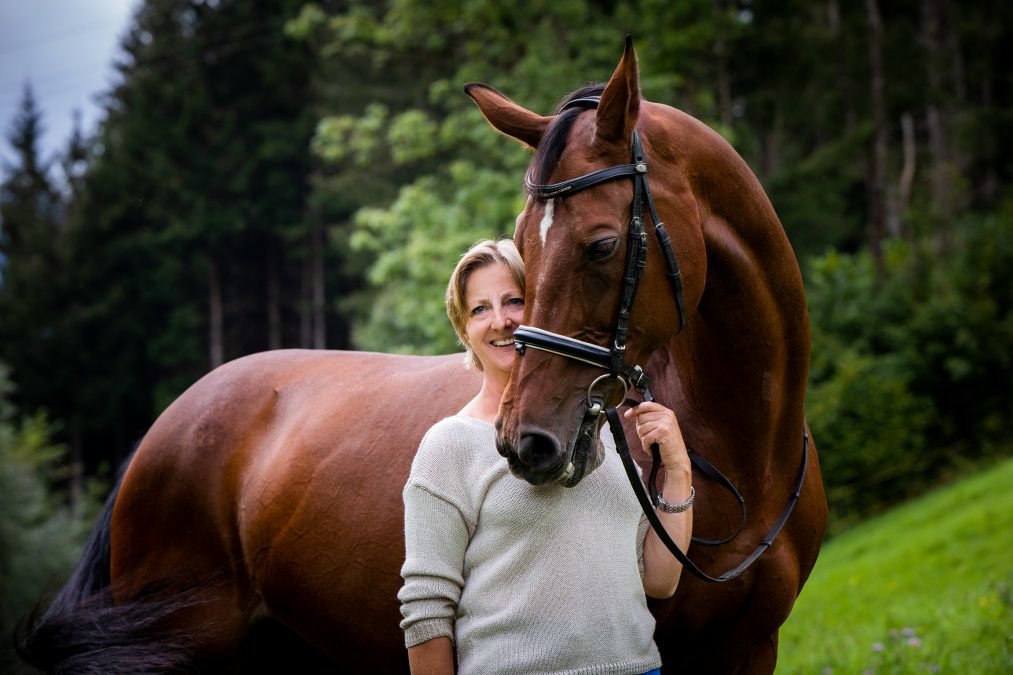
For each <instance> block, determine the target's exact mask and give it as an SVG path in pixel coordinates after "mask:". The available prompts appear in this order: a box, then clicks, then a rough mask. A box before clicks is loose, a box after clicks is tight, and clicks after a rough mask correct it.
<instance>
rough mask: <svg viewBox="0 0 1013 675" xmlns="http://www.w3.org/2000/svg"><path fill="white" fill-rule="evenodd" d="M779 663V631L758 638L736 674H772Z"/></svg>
mask: <svg viewBox="0 0 1013 675" xmlns="http://www.w3.org/2000/svg"><path fill="white" fill-rule="evenodd" d="M775 665H777V632H774V633H771V634H770V635H767V636H766V637H763V638H761V639H759V640H757V641H756V642H755V643H754V644H753V646H752V648H751V649H749V650H748V651H747V652H746V654H745V656H743V658H742V661H740V662H739V665H738V667H737V668H736V669H735V671H734V672H735V673H736V675H770V674H771V673H773V672H774V666H775Z"/></svg>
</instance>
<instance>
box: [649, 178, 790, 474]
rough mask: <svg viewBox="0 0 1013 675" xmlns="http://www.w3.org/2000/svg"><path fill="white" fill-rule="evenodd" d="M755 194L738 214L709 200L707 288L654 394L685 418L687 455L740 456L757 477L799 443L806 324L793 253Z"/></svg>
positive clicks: (731, 203)
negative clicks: (691, 450)
mask: <svg viewBox="0 0 1013 675" xmlns="http://www.w3.org/2000/svg"><path fill="white" fill-rule="evenodd" d="M749 177H752V175H751V174H749ZM753 181H754V182H755V178H753ZM753 187H754V188H755V190H758V191H759V192H758V194H757V193H754V194H753V195H752V196H751V197H750V196H748V195H747V196H746V197H745V198H744V199H741V200H739V201H740V202H741V203H740V204H736V203H735V200H728V199H723V200H715V202H714V203H715V204H720V205H721V211H720V212H718V211H717V210H712V211H710V212H707V211H705V218H704V227H703V234H704V240H705V245H706V250H707V276H706V285H705V288H704V291H703V294H702V296H701V298H700V302H699V304H698V306H697V308H696V311H695V312H694V314H693V316H692V318H691V320H690V322H689V324H688V325H687V326H686V329H685V330H684V331H683V334H681V335H678V336H676V337H674V338H673V339H672V340H671V341H670V343H669V345H668V348H667V349H666V350H664V353H663V354H661V355H660V356H659V357H658V361H659V365H660V366H661V367H662V368H664V369H665V370H666V371H667V372H666V374H665V375H664V376H661V373H660V372H658V374H656V375H654V377H655V379H656V380H658V379H663V380H664V381H663V382H659V386H658V387H656V389H657V391H658V392H659V394H662V396H671V397H672V400H675V401H676V402H677V404H678V405H681V406H685V407H687V408H689V410H690V412H689V415H688V417H689V418H690V419H691V422H690V424H689V427H690V428H689V430H688V433H687V441H688V442H689V443H690V445H691V447H693V446H696V447H708V448H709V450H710V451H711V454H712V456H714V455H715V454H732V455H736V456H735V464H736V465H737V466H740V467H743V468H744V469H745V470H746V471H747V472H752V473H754V474H756V475H760V476H763V475H769V474H770V473H771V469H772V463H779V461H778V460H779V458H780V457H787V456H790V457H795V456H796V454H797V449H796V446H797V444H798V443H800V442H801V434H802V425H803V415H804V411H803V407H804V399H805V387H806V380H807V376H808V368H809V320H808V313H807V310H806V304H805V296H804V292H803V288H802V279H801V274H800V272H799V269H798V264H797V263H796V261H795V256H794V253H793V251H792V249H791V246H790V244H789V243H788V240H787V238H786V237H785V235H784V231H783V229H782V228H781V225H780V222H779V221H778V219H777V216H776V214H775V213H774V210H773V208H772V207H771V206H770V203H769V201H768V200H767V198H766V196H765V195H764V194H763V192H762V190H761V189H760V188H759V185H758V183H757V184H755V186H753ZM648 372H657V371H651V370H649V371H648ZM659 376H660V377H659ZM662 396H659V399H661V400H662V401H664V400H665V399H664V398H662ZM742 453H746V454H747V455H748V456H747V457H742V456H740V455H741V454H742Z"/></svg>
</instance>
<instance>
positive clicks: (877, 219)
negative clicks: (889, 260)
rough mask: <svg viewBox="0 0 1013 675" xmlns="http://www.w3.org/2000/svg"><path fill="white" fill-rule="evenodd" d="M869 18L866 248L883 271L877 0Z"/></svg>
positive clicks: (883, 142)
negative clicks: (869, 150)
mask: <svg viewBox="0 0 1013 675" xmlns="http://www.w3.org/2000/svg"><path fill="white" fill-rule="evenodd" d="M865 9H866V14H867V16H868V20H869V63H870V66H871V76H872V81H871V86H872V124H873V150H872V159H871V161H870V162H869V177H868V190H869V225H868V238H869V250H870V251H871V252H872V257H873V260H875V262H876V268H877V269H878V270H879V271H880V272H882V271H883V232H884V224H885V222H886V211H887V208H886V201H887V197H886V190H885V183H886V181H885V176H886V155H887V137H886V133H887V130H886V103H885V102H884V96H883V88H884V83H883V80H884V78H883V23H882V21H881V19H880V14H879V4H878V2H877V0H866V1H865Z"/></svg>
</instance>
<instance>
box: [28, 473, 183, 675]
mask: <svg viewBox="0 0 1013 675" xmlns="http://www.w3.org/2000/svg"><path fill="white" fill-rule="evenodd" d="M127 461H128V462H129V459H128V460H127ZM125 466H126V463H125V464H124V468H125ZM123 473H124V471H122V470H121V471H120V476H119V479H118V480H117V482H116V485H115V487H114V488H113V491H112V493H111V494H110V495H109V497H108V498H107V499H106V502H105V505H104V506H103V508H102V512H101V514H100V515H99V518H98V522H97V524H96V525H95V528H94V529H93V530H92V532H91V535H90V536H89V538H88V541H87V543H86V544H85V547H84V551H83V553H82V554H81V559H80V560H79V561H78V563H77V567H76V568H75V569H74V572H73V574H72V575H71V577H70V579H69V580H68V581H67V583H66V584H65V585H64V586H63V588H62V589H60V591H59V593H57V595H56V597H55V598H54V599H53V601H52V602H51V603H50V604H49V606H48V607H46V606H45V604H44V602H40V603H39V604H38V605H37V606H36V607H35V609H34V610H33V611H32V612H31V613H30V614H29V615H28V616H27V617H26V618H25V619H23V620H22V622H21V625H19V627H18V629H17V631H16V632H15V636H14V643H15V648H16V650H17V653H18V655H19V656H20V657H21V659H22V660H24V661H25V662H27V663H29V664H31V665H33V666H35V667H36V668H39V669H41V670H42V671H44V672H46V673H75V674H76V673H80V674H82V675H85V674H92V673H94V674H98V673H107V674H110V675H119V674H121V673H122V674H123V675H126V674H127V673H163V672H171V671H176V670H180V669H182V668H184V667H185V666H186V665H187V664H188V663H190V661H191V660H192V654H193V640H192V639H191V638H189V637H188V636H187V635H186V634H184V633H183V632H181V631H178V630H173V629H171V628H170V627H169V622H168V621H167V619H169V618H170V617H171V616H172V615H173V614H175V613H177V612H179V611H181V610H184V609H187V608H190V607H193V606H194V605H195V604H197V602H198V600H197V599H196V594H195V593H193V592H187V593H170V592H169V589H168V588H164V589H158V588H153V587H147V588H145V589H143V590H142V591H140V592H137V593H133V594H131V598H130V599H129V600H122V599H120V600H119V601H118V602H117V603H115V604H114V602H113V585H112V584H111V582H110V565H109V562H110V537H109V535H110V525H111V521H112V513H113V506H114V505H115V503H116V497H117V495H118V494H119V490H120V484H121V482H122V480H123Z"/></svg>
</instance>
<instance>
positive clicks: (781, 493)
mask: <svg viewBox="0 0 1013 675" xmlns="http://www.w3.org/2000/svg"><path fill="white" fill-rule="evenodd" d="M466 92H467V93H468V94H469V95H470V96H471V97H472V99H473V100H474V101H475V103H476V104H477V105H478V107H479V109H480V111H481V112H482V113H483V115H484V116H485V118H486V119H487V120H488V121H489V122H490V123H491V125H492V126H493V127H494V128H496V129H497V130H499V131H500V132H502V133H505V134H507V135H508V136H511V137H513V138H515V139H517V140H519V141H521V142H522V143H524V144H526V145H527V146H530V147H531V148H535V149H536V154H535V156H534V158H533V161H532V166H531V168H530V169H529V179H533V180H534V181H536V182H538V181H540V182H541V183H549V182H550V181H565V180H569V179H571V178H573V177H574V176H582V175H585V174H587V173H589V172H594V171H596V170H599V169H601V168H602V167H611V166H615V165H620V164H624V163H626V162H628V161H629V159H630V157H629V155H630V139H631V135H632V134H633V131H634V130H636V131H637V132H638V134H639V137H640V138H642V141H643V149H644V151H645V153H646V158H647V160H648V162H649V163H650V166H651V173H650V185H651V189H652V190H653V192H654V197H655V201H656V204H657V213H658V214H659V216H660V217H661V219H662V220H663V221H666V222H667V223H668V227H669V228H670V231H671V233H672V244H671V246H672V249H673V251H675V253H676V254H677V256H678V261H679V265H680V268H681V277H682V284H683V287H684V296H685V297H684V307H683V308H680V306H679V304H678V303H677V302H676V300H675V298H674V297H673V294H672V293H671V291H670V290H669V285H668V284H669V282H668V280H667V279H666V273H665V269H664V265H663V264H662V263H661V261H662V260H663V259H664V252H663V251H662V250H661V247H660V246H659V245H658V244H657V243H656V242H654V241H653V239H652V240H651V243H649V244H648V247H647V249H646V254H647V264H646V267H645V268H644V274H643V278H642V280H641V283H640V289H639V293H638V295H637V298H636V302H635V304H634V305H633V306H632V312H631V318H630V323H629V341H628V345H626V346H627V349H626V351H625V354H626V358H627V360H629V361H630V362H634V363H636V362H639V363H643V364H644V371H645V372H646V373H649V374H650V376H651V378H652V385H651V386H652V389H653V391H654V395H655V397H656V399H657V400H659V401H661V402H663V403H665V404H667V405H669V406H670V407H672V408H673V409H675V410H676V411H677V413H678V415H679V418H680V421H681V425H682V428H683V433H684V435H685V437H686V439H687V442H688V444H689V445H690V446H691V447H692V448H693V449H694V450H695V451H696V452H697V453H699V454H700V455H702V456H705V457H707V458H708V459H709V460H710V461H711V462H712V463H713V464H715V465H717V466H718V467H720V468H721V470H722V471H724V472H725V473H726V474H727V475H728V477H729V479H730V480H731V481H732V482H733V483H734V484H735V485H736V486H737V487H738V489H739V491H740V492H741V495H742V497H743V499H744V500H745V502H746V504H747V505H748V512H747V516H746V517H745V518H744V522H743V524H742V527H741V531H739V533H738V535H737V536H735V537H734V538H733V539H732V540H731V541H729V542H728V543H725V544H723V545H720V546H709V547H703V546H701V547H699V549H698V548H697V547H696V546H693V547H691V549H690V553H691V555H692V557H693V558H694V560H695V561H696V562H697V563H698V564H699V565H700V566H701V567H702V568H704V569H705V570H708V571H719V570H721V569H724V568H726V567H729V566H731V565H734V564H737V563H738V562H739V561H740V560H741V559H742V558H744V557H745V556H746V555H748V554H749V551H750V550H752V549H753V548H754V547H755V546H756V545H757V543H758V542H759V541H760V540H761V539H762V538H763V537H764V535H765V533H766V532H768V530H769V529H770V527H771V525H772V524H773V523H774V521H775V520H777V519H778V515H779V514H781V513H782V509H783V507H784V504H785V503H786V501H787V500H788V499H789V496H790V494H789V493H791V491H792V484H793V483H794V481H795V478H796V473H797V466H798V464H797V461H798V458H799V456H800V454H801V453H802V452H803V449H802V445H801V444H802V443H803V440H802V429H803V428H804V424H805V422H804V414H803V400H804V395H805V387H806V377H807V371H808V359H809V324H808V317H807V311H806V305H805V299H804V295H803V288H802V281H801V275H800V273H799V268H798V265H797V263H796V261H795V258H794V254H793V252H792V250H791V247H790V245H789V244H788V241H787V239H786V237H785V235H784V231H783V229H782V227H781V225H780V222H779V220H778V218H777V216H776V214H775V212H774V209H773V208H772V206H771V204H770V202H769V200H768V199H767V197H766V195H765V194H764V192H763V190H762V188H761V187H760V185H759V182H758V181H757V180H756V178H755V176H754V175H753V174H752V172H751V171H750V170H749V168H748V167H747V165H746V164H745V162H744V161H743V160H742V159H741V158H740V157H739V156H738V155H737V154H736V153H735V151H734V150H733V149H732V148H731V146H729V145H728V143H727V142H725V141H724V140H723V139H722V138H721V137H720V136H719V135H718V134H716V133H715V132H713V131H712V130H710V129H709V128H708V127H706V126H705V125H704V124H702V123H700V122H698V121H697V120H695V119H693V118H691V117H690V116H688V115H686V114H684V113H682V112H680V111H678V110H675V109H673V108H670V107H668V106H665V105H660V104H656V103H650V102H648V101H646V100H643V99H641V97H640V85H639V73H638V66H637V60H636V54H635V52H634V50H633V48H632V43H631V42H630V41H629V40H628V41H627V46H626V50H625V53H624V55H623V57H622V59H621V60H620V63H619V65H618V67H617V69H616V70H615V73H614V74H613V75H612V77H611V79H610V80H609V82H608V83H607V85H606V86H605V87H604V88H603V89H602V88H600V87H599V88H598V89H597V90H595V91H593V92H592V93H593V94H594V96H595V97H597V98H596V101H595V102H596V107H595V108H594V109H585V108H581V107H576V108H571V109H569V110H567V111H565V112H562V113H560V114H556V115H549V116H540V115H537V114H535V113H533V112H530V111H528V110H525V109H524V108H522V107H520V106H519V105H517V104H515V103H513V102H512V101H510V100H509V99H507V98H506V97H505V96H503V95H502V94H500V93H499V92H497V91H495V90H494V89H492V88H490V87H487V86H485V85H477V84H473V85H468V86H467V87H466ZM585 94H586V92H581V93H578V94H576V95H574V96H571V97H570V98H571V99H574V98H575V97H576V98H583V97H585ZM599 98H600V100H598V99H599ZM630 214H631V191H630V189H629V188H628V187H627V182H626V181H624V180H617V181H609V182H606V183H602V184H601V185H596V186H595V187H593V188H591V189H587V190H584V191H581V192H580V193H579V194H574V195H573V196H571V197H560V198H558V199H557V198H543V197H541V196H538V195H537V194H536V196H532V197H531V198H529V199H528V202H527V205H526V206H525V208H524V210H523V212H522V213H521V214H520V215H519V216H518V219H517V228H516V233H515V241H516V243H517V245H518V248H519V249H520V251H521V252H522V254H523V257H524V260H525V264H526V267H527V280H528V285H527V289H526V296H525V303H526V308H525V314H524V323H525V324H526V325H528V326H535V327H538V328H540V329H544V330H546V331H551V332H553V333H554V334H556V335H560V336H568V337H570V338H578V339H580V340H583V341H586V342H587V343H589V344H599V345H600V344H605V343H606V341H607V340H609V339H611V338H612V335H611V333H610V330H611V326H612V323H613V321H614V317H615V315H616V311H617V308H618V307H619V306H620V304H621V299H620V297H619V295H620V290H619V289H620V283H619V277H620V276H621V275H622V273H623V270H622V266H623V263H622V260H621V259H622V256H621V255H619V253H618V252H619V251H620V250H621V249H623V248H624V247H623V245H622V242H623V240H624V237H625V235H626V233H627V231H628V225H627V223H628V222H629V220H630ZM656 226H657V223H654V224H652V225H651V227H656ZM683 320H685V328H684V329H683V330H681V331H680V330H679V328H680V325H681V323H682V322H683ZM462 363H463V362H462V359H461V357H460V355H448V356H441V357H412V356H397V355H386V354H372V353H355V352H328V351H305V350H282V351H274V352H267V353H262V354H257V355H252V356H248V357H244V358H241V359H238V360H236V361H233V362H231V363H228V364H226V365H224V366H222V367H220V368H218V369H216V370H214V371H212V372H211V373H209V374H208V375H206V376H205V377H204V378H202V379H201V380H199V381H198V382H197V383H195V384H194V385H193V386H192V387H191V388H190V389H188V390H187V391H186V392H184V393H183V394H182V395H181V396H180V397H179V398H178V399H177V400H176V401H175V402H173V403H172V405H170V406H169V408H167V409H166V411H165V412H164V413H163V414H162V415H161V416H160V417H159V418H158V419H157V420H156V422H155V423H154V425H153V426H152V427H151V429H150V430H149V431H148V433H147V434H146V435H145V436H144V438H143V440H142V442H141V443H140V445H139V446H138V447H137V449H136V451H135V452H134V454H133V455H132V457H131V459H130V460H129V463H128V465H127V466H126V467H125V470H124V472H123V474H122V476H121V478H120V480H119V482H118V485H117V487H116V489H115V490H114V492H113V494H112V495H110V497H109V499H108V500H107V502H106V506H105V509H104V511H103V513H102V515H101V517H100V519H99V523H98V525H97V526H96V528H95V530H94V531H93V533H92V536H91V539H90V540H89V542H88V544H87V545H86V547H85V552H84V554H83V555H82V558H81V561H80V562H79V564H78V567H77V569H76V570H75V572H74V574H73V576H72V577H71V579H70V580H69V581H68V582H67V584H66V585H65V586H64V587H63V589H62V590H61V591H60V592H59V594H58V595H57V596H56V598H55V600H53V602H52V603H51V604H50V605H49V606H48V608H46V609H43V610H41V611H40V612H39V613H37V614H36V615H35V616H34V617H33V618H32V619H31V620H30V621H29V622H28V624H27V626H26V627H25V629H24V631H23V632H22V633H21V635H20V636H19V651H20V652H21V653H22V656H23V657H24V658H26V659H27V660H29V661H31V662H33V663H35V664H37V665H39V666H40V667H42V668H43V669H45V670H47V671H48V672H81V673H86V672H95V673H100V672H101V673H140V672H177V671H184V670H185V671H188V672H193V671H194V670H203V671H207V672H220V671H223V670H235V669H237V667H238V668H239V669H240V670H243V671H244V672H245V671H255V670H257V668H256V666H257V665H258V664H257V663H256V660H255V659H254V662H253V663H251V660H250V659H248V658H247V659H245V660H243V658H242V656H237V654H240V655H241V654H243V653H247V654H248V653H249V652H248V651H245V650H248V649H249V648H250V647H249V643H250V635H251V628H250V627H251V625H253V626H257V625H261V624H260V623H259V622H258V619H261V618H263V619H268V620H269V621H270V622H271V623H273V624H275V625H278V626H283V627H285V628H284V630H286V631H289V632H290V633H291V634H292V635H294V636H297V637H296V638H295V639H289V640H288V641H287V642H285V645H286V647H292V649H293V650H296V647H298V648H299V649H300V650H301V649H302V647H303V646H306V647H307V648H308V649H309V650H310V651H312V652H314V653H319V654H321V655H323V656H324V657H326V659H328V660H329V661H328V663H326V664H322V665H320V666H319V668H320V670H325V669H326V668H330V669H332V670H333V669H335V668H338V669H340V670H342V671H345V670H347V671H350V672H359V671H362V672H392V673H394V672H406V671H407V657H406V652H405V650H404V647H403V637H402V634H401V631H400V629H399V627H398V622H399V619H400V614H399V611H398V601H397V597H396V595H397V590H398V588H399V587H400V585H401V579H400V576H399V571H400V566H401V563H402V561H403V556H404V544H403V507H402V503H401V496H400V493H401V490H402V487H403V485H404V483H405V481H406V478H407V475H408V470H409V468H410V465H411V461H412V457H413V454H414V451H415V449H416V448H417V447H418V444H419V441H420V439H421V437H422V435H423V434H424V432H425V431H426V430H427V429H428V427H429V426H430V425H432V424H433V423H434V422H436V421H437V420H439V419H441V418H442V417H445V416H447V415H449V414H452V413H454V412H456V411H457V410H459V409H460V408H461V407H462V406H463V405H464V403H465V402H466V401H467V400H469V399H470V398H471V397H472V396H473V395H474V394H475V393H476V392H477V390H478V386H479V382H480V379H479V376H478V374H477V373H475V372H473V371H469V370H466V369H465V368H464V367H463V365H462ZM599 376H600V371H598V370H596V369H595V368H594V367H593V366H590V365H588V364H585V363H580V362H577V361H574V360H572V359H565V358H560V357H558V356H556V355H555V354H552V353H549V352H545V351H541V350H527V351H526V352H525V353H524V355H523V356H521V357H519V358H517V359H516V361H515V365H514V370H513V373H512V376H511V383H510V385H509V387H508V390H507V393H506V395H505V397H504V400H503V403H502V407H501V410H500V416H499V419H498V422H497V428H498V441H497V442H498V445H499V447H500V450H501V452H503V453H504V454H506V455H507V456H508V458H509V459H508V461H510V462H511V466H513V467H514V469H515V473H517V474H518V475H521V476H523V475H524V474H525V472H529V473H532V474H534V473H535V472H536V471H542V470H544V469H545V467H550V466H551V467H563V466H564V465H567V464H572V463H573V461H574V460H575V458H576V455H574V449H575V446H576V445H577V444H578V443H577V436H578V435H579V433H580V432H581V428H582V427H583V426H586V423H585V421H584V420H585V418H586V412H585V411H586V403H587V401H586V399H587V397H588V388H589V383H591V382H592V381H593V380H595V379H596V378H598V377H599ZM606 385H607V386H606V389H608V390H609V391H607V392H606V395H607V396H608V397H612V398H614V394H613V392H612V391H611V389H614V388H616V387H617V385H616V382H615V380H609V381H608V382H606ZM596 419H597V418H596ZM596 423H597V424H600V422H596ZM585 431H586V429H585ZM627 432H628V435H631V434H632V430H629V429H628V430H627ZM631 437H635V435H631ZM808 453H809V455H810V458H811V461H810V462H809V464H808V469H807V470H806V471H805V475H804V482H803V485H802V489H801V497H800V499H799V501H798V503H797V506H796V508H795V510H794V513H792V515H791V517H790V518H788V520H787V522H786V524H785V526H784V529H783V531H782V532H781V534H780V536H779V537H778V538H777V540H776V541H775V542H774V543H773V545H771V546H770V548H769V549H768V550H767V552H766V553H764V554H763V555H762V556H760V558H759V559H758V560H757V562H756V564H755V565H753V566H752V567H750V568H749V569H748V570H747V571H746V572H745V573H744V574H742V575H741V576H739V577H738V578H736V579H735V580H733V581H730V582H728V583H724V584H710V583H706V582H704V581H700V580H698V579H696V578H695V577H693V576H690V575H689V574H685V573H684V575H683V578H682V581H681V582H680V584H679V588H678V591H677V592H676V595H675V596H674V597H673V598H671V599H669V600H659V601H652V603H651V609H652V611H653V612H654V614H655V616H656V618H657V622H658V623H657V631H656V640H657V643H658V646H659V648H660V650H661V653H662V657H663V659H664V661H665V663H666V664H667V665H668V666H669V667H671V668H672V669H673V670H674V671H679V670H683V669H685V670H687V671H688V672H713V673H771V672H773V669H774V664H775V659H776V651H777V632H778V628H779V626H780V625H781V624H782V623H783V622H784V620H785V619H786V617H787V616H788V614H789V612H790V611H791V608H792V605H793V603H794V601H795V598H796V597H797V595H798V593H799V591H800V590H801V588H802V585H803V583H804V582H805V580H806V578H807V577H808V574H809V572H810V571H811V569H812V567H813V565H814V564H815V561H816V557H817V554H818V551H819V547H820V544H821V541H822V537H823V533H824V528H825V525H826V516H827V512H826V501H825V497H824V493H823V487H822V482H821V479H820V475H819V467H818V462H817V461H816V458H815V446H814V445H809V447H808ZM637 459H638V461H639V462H641V464H642V465H643V466H644V467H645V468H646V467H647V465H648V458H647V456H646V455H645V454H643V453H640V454H639V455H638V457H637ZM570 468H572V467H570ZM570 468H567V469H566V470H567V471H568V475H571V474H570V473H569V471H570ZM448 470H453V467H448ZM562 470H563V469H560V471H562ZM543 473H544V471H543ZM575 473H577V474H579V473H580V471H579V469H578V470H577V471H576V472H575ZM531 477H532V479H535V480H544V479H545V478H546V476H544V475H542V476H539V477H538V478H534V476H533V475H532V476H531ZM550 477H551V476H550ZM694 483H695V486H696V490H697V495H698V496H697V502H696V507H695V509H694V531H695V533H699V534H704V535H714V536H719V537H720V536H724V535H727V533H728V532H729V531H734V530H735V529H736V527H737V526H738V524H739V513H740V512H739V506H738V504H736V503H735V501H734V499H732V498H731V497H729V496H728V494H726V493H725V492H724V491H723V489H722V488H721V487H719V486H718V485H717V484H716V483H714V482H712V481H710V480H709V479H707V478H706V477H701V476H697V477H696V478H695V480H694ZM561 489H562V488H561ZM581 620H590V621H593V620H594V617H587V618H586V619H583V618H582V619H581ZM254 635H255V637H256V639H255V640H254V641H259V639H260V635H259V634H256V633H254ZM260 647H261V648H263V645H260ZM262 653H266V654H270V653H271V650H270V649H267V650H266V651H262ZM265 658H266V657H265ZM272 658H281V659H283V660H284V659H287V658H288V654H287V653H286V654H285V655H282V656H281V657H279V656H278V654H277V653H274V654H273V657H272ZM293 658H294V657H293ZM237 663H239V664H240V665H239V666H237V665H236V664H237ZM260 665H264V664H263V663H261V664H260Z"/></svg>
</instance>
